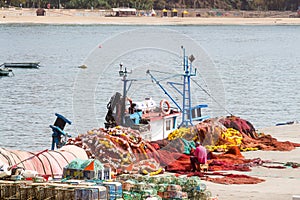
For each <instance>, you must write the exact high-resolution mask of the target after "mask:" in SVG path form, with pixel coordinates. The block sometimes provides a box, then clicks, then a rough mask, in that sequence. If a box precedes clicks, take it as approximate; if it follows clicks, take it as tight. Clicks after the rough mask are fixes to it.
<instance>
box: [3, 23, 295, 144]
mask: <svg viewBox="0 0 300 200" xmlns="http://www.w3.org/2000/svg"><path fill="white" fill-rule="evenodd" d="M141 29H144V31H145V34H144V40H149V42H153V43H158V44H159V43H161V44H163V45H164V46H172V45H173V46H174V44H176V45H177V43H180V42H181V40H182V37H183V38H184V40H186V38H189V39H190V40H191V41H192V42H193V44H197V45H198V46H199V48H201V50H203V52H202V51H201V53H200V54H201V55H200V57H201V59H200V61H199V63H200V66H199V68H198V72H200V73H199V75H200V76H198V77H197V78H195V79H196V80H197V81H199V82H198V83H199V84H201V86H202V87H203V88H204V89H205V90H206V91H208V92H209V94H210V95H211V96H213V97H214V99H215V100H217V101H218V103H216V102H214V101H213V100H212V98H211V97H210V96H208V95H206V94H205V92H203V91H202V90H201V89H199V88H198V90H197V91H196V92H194V93H195V94H196V99H197V100H199V101H200V102H201V103H208V104H209V109H207V113H208V114H209V115H210V116H212V117H216V116H222V115H227V114H228V113H227V112H225V111H224V109H223V108H226V109H227V110H228V111H230V112H231V113H232V114H234V115H237V116H240V117H242V118H244V119H247V120H249V121H250V122H252V123H253V124H254V126H255V127H256V128H261V127H266V126H272V125H275V124H276V123H279V122H287V121H295V120H300V78H299V77H300V53H299V52H300V46H299V44H300V26H161V27H157V26H156V27H155V26H153V27H151V26H150V27H149V26H147V27H142V26H110V25H106V26H100V25H97V26H96V25H74V26H73V25H67V26H64V25H20V24H19V25H6V24H5V25H3V24H2V25H1V24H0V50H1V51H0V62H1V63H3V62H33V61H39V62H40V64H41V68H40V69H14V76H13V77H2V78H0V84H1V87H0V94H1V95H0V102H1V103H0V113H1V114H0V116H1V117H0V136H1V140H0V146H1V147H5V148H17V149H26V150H40V149H44V148H49V147H50V145H51V134H52V132H51V129H50V128H49V125H50V124H53V122H54V121H55V116H54V113H56V112H57V113H60V114H63V115H64V116H65V117H67V118H69V119H70V120H71V121H73V124H72V125H68V126H66V129H65V130H66V131H67V132H69V133H70V134H72V135H73V136H76V135H77V134H78V133H84V132H85V131H87V130H89V129H92V128H96V127H103V121H104V120H103V119H104V115H105V113H106V110H105V107H106V104H107V102H108V100H109V98H110V96H111V95H112V94H113V93H114V92H115V90H117V89H118V88H119V87H120V84H119V83H120V81H119V80H120V79H119V77H118V76H117V74H116V72H117V70H118V63H119V62H123V63H124V65H127V66H132V68H133V69H136V70H134V72H138V73H137V74H138V75H137V76H136V77H141V76H142V75H144V72H145V70H146V69H147V68H151V69H159V70H164V71H166V70H167V71H170V68H168V67H167V66H168V65H169V64H172V65H173V66H177V67H179V68H178V69H180V62H181V60H180V59H181V58H180V57H178V55H176V54H174V52H171V51H165V50H163V49H159V48H147V46H144V47H145V48H136V50H135V51H129V52H127V51H126V48H127V47H128V49H130V48H129V46H130V47H131V45H133V46H134V45H136V44H139V43H141V44H143V45H145V44H144V41H143V37H140V36H141V31H140V32H139V30H141ZM128 31H129V32H128ZM159 31H161V32H164V34H162V35H160V34H157V32H159ZM135 32H139V33H138V34H139V35H138V36H137V37H136V39H135V36H133V37H132V33H135ZM151 32H155V33H156V34H152V35H151V34H150V35H148V33H151ZM119 34H121V36H120V35H119ZM130 34H131V36H130ZM142 34H143V31H142ZM133 35H134V34H133ZM127 36H128V40H127V39H126V37H127ZM111 37H113V39H111ZM140 38H142V40H141V39H140ZM170 39H172V41H174V42H171V43H172V44H171V43H170V41H171V40H170ZM189 39H188V40H189ZM157 41H159V42H157ZM183 43H184V42H183ZM184 44H186V43H184ZM108 46H109V48H108V49H106V47H108ZM185 47H186V49H187V51H188V50H189V46H185ZM172 48H173V47H172ZM178 52H180V46H178ZM178 52H176V53H178ZM199 52H200V51H199ZM116 53H117V56H116V55H115V54H116ZM189 53H193V54H194V53H196V54H197V53H198V52H189ZM198 54H199V53H198ZM204 54H205V55H204ZM198 58H199V56H198ZM196 59H197V57H196ZM95 63H96V64H95ZM102 63H106V64H105V65H104V66H103V65H101V64H102ZM82 64H87V65H88V68H87V69H80V68H78V66H80V65H82ZM98 64H99V66H98ZM206 64H207V65H206ZM91 66H92V67H91ZM205 66H206V68H205ZM128 68H131V67H128ZM116 69H117V70H116ZM176 69H177V68H176ZM93 70H94V71H93ZM172 70H173V68H172ZM133 76H134V75H133ZM207 77H211V78H207ZM143 81H147V80H143ZM148 81H149V77H148ZM149 82H150V83H143V84H142V85H139V87H137V88H134V89H133V92H132V93H131V95H132V96H138V93H142V95H144V94H146V95H148V94H149V93H150V95H151V96H152V95H154V96H155V95H156V94H158V93H161V91H160V90H159V89H158V87H157V86H155V85H153V84H152V83H151V81H149ZM147 87H149V88H147ZM151 92H152V93H151ZM219 104H220V105H221V106H220V105H219ZM92 108H93V109H92ZM204 112H205V111H204Z"/></svg>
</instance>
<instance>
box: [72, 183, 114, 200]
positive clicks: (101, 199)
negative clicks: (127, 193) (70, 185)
mask: <svg viewBox="0 0 300 200" xmlns="http://www.w3.org/2000/svg"><path fill="white" fill-rule="evenodd" d="M108 198H109V195H108V192H107V189H106V187H104V186H85V187H79V188H76V189H75V200H107V199H108Z"/></svg>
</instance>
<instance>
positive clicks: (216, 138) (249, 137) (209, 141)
mask: <svg viewBox="0 0 300 200" xmlns="http://www.w3.org/2000/svg"><path fill="white" fill-rule="evenodd" d="M178 138H183V139H186V140H194V141H200V142H201V143H202V144H203V145H204V146H206V147H207V149H208V150H210V151H218V152H220V151H221V152H226V151H227V150H228V149H229V148H231V147H233V146H238V147H239V148H240V150H241V151H251V150H252V151H253V150H258V149H259V150H272V151H274V150H278V151H290V150H292V149H294V148H295V147H299V146H300V144H296V143H292V142H288V141H286V142H280V141H277V139H275V138H273V137H272V136H271V135H265V134H263V133H261V134H258V133H257V132H256V130H255V128H254V126H253V125H252V124H251V123H250V122H249V121H247V120H244V119H241V118H239V117H236V116H228V117H220V118H211V119H207V120H205V121H203V122H201V123H199V124H197V125H195V126H194V127H191V128H180V129H177V130H176V131H174V132H172V133H171V134H170V135H169V136H168V140H174V139H178Z"/></svg>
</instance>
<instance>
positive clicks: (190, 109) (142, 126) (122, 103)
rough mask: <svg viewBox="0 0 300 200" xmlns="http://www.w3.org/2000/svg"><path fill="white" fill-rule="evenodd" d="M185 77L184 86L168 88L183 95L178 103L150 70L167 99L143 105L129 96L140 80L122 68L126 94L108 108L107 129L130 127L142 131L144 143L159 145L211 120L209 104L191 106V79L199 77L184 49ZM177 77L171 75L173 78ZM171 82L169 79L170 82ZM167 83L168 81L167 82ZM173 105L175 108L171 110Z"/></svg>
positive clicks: (148, 100) (110, 102)
mask: <svg viewBox="0 0 300 200" xmlns="http://www.w3.org/2000/svg"><path fill="white" fill-rule="evenodd" d="M183 54H184V56H183V58H184V59H183V73H182V74H178V76H181V77H182V80H183V81H182V82H179V83H178V82H168V84H169V85H170V86H171V87H172V88H173V89H175V90H176V91H177V93H178V94H179V95H181V102H182V105H181V104H180V103H178V102H177V101H176V100H175V98H174V97H173V96H172V95H171V93H169V92H168V91H167V89H166V88H165V87H164V86H163V85H162V84H161V83H160V81H158V80H157V79H156V77H155V76H154V75H153V74H152V71H150V70H148V71H147V72H146V74H147V75H149V76H150V77H151V80H152V81H153V82H154V83H156V85H158V86H159V88H160V89H162V91H163V92H164V94H165V95H166V98H168V99H169V100H170V102H169V101H168V100H166V99H162V100H161V101H160V103H156V102H155V101H154V100H153V99H152V98H149V97H147V98H145V99H144V100H142V101H135V100H131V98H130V97H128V95H127V92H128V90H129V88H130V87H131V85H132V83H133V82H134V81H137V80H136V79H128V78H127V76H128V75H129V74H130V73H129V72H128V71H127V69H126V68H125V69H124V68H123V65H122V64H120V70H119V76H120V77H121V78H122V82H123V94H121V93H119V92H117V93H116V94H115V95H113V96H112V97H111V99H110V101H109V103H108V104H107V109H108V111H107V114H106V117H105V120H106V123H105V128H113V127H115V126H119V125H120V126H123V127H130V128H132V129H135V130H138V131H139V132H140V133H141V136H142V137H143V139H146V140H150V141H156V140H162V139H164V138H166V137H167V136H168V134H169V133H171V132H173V131H174V130H176V129H177V128H179V127H188V126H193V125H194V124H193V122H194V121H197V123H199V122H200V121H202V120H205V119H207V118H209V116H203V115H202V112H201V110H202V108H206V107H208V106H207V105H206V104H199V105H196V106H192V102H191V95H192V94H191V85H190V83H191V81H192V79H191V77H192V76H196V69H193V67H192V62H193V61H194V59H195V58H194V57H193V56H190V57H189V58H188V57H187V56H186V55H185V49H184V48H183ZM171 77H174V75H171V76H170V77H169V78H171ZM166 79H168V78H166ZM166 79H165V80H166ZM171 103H173V105H175V106H173V107H172V106H171Z"/></svg>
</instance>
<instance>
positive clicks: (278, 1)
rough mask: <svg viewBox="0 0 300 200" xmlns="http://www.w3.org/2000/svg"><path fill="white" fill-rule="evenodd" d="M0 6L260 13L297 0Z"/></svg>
mask: <svg viewBox="0 0 300 200" xmlns="http://www.w3.org/2000/svg"><path fill="white" fill-rule="evenodd" d="M0 6H1V7H9V6H15V7H23V8H39V7H42V8H43V7H45V8H46V7H47V6H48V7H50V8H66V9H91V8H94V9H110V8H114V7H131V8H136V9H138V10H149V9H152V8H153V9H155V10H160V9H164V8H166V9H173V8H183V9H189V8H193V9H198V8H208V9H225V10H235V9H237V10H249V11H251V10H261V11H269V10H275V11H287V10H291V11H296V10H297V9H298V7H299V6H300V1H299V0H0Z"/></svg>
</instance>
